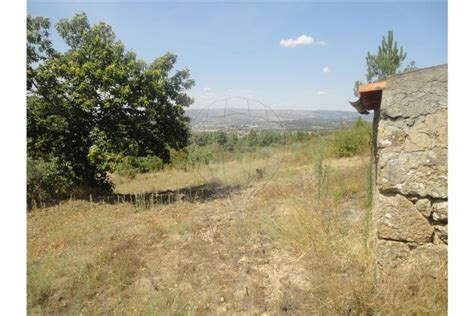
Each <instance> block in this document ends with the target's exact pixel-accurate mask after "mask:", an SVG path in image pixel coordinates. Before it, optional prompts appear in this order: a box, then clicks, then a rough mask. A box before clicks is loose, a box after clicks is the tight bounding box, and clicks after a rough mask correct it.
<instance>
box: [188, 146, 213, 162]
mask: <svg viewBox="0 0 474 316" xmlns="http://www.w3.org/2000/svg"><path fill="white" fill-rule="evenodd" d="M213 158H214V155H213V154H212V151H211V149H210V147H209V146H203V147H201V146H197V147H196V146H191V147H190V149H189V160H190V161H191V163H192V164H193V165H200V164H204V165H208V164H209V162H211V160H212V159H213Z"/></svg>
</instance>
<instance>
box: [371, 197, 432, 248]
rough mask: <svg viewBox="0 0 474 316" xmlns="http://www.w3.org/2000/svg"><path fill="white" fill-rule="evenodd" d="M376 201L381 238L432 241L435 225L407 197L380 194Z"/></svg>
mask: <svg viewBox="0 0 474 316" xmlns="http://www.w3.org/2000/svg"><path fill="white" fill-rule="evenodd" d="M376 203H377V204H376V210H377V211H376V214H375V217H376V218H375V219H376V231H377V236H378V237H379V238H380V239H388V240H395V241H397V240H398V241H403V242H413V243H416V244H424V243H428V242H430V241H431V239H432V236H433V227H432V226H431V225H430V224H429V223H428V221H427V220H426V219H425V218H424V217H423V215H421V214H420V212H418V210H417V209H416V207H415V206H414V205H413V203H411V202H410V201H409V200H407V199H406V198H405V197H403V196H402V195H399V194H397V195H396V196H393V197H392V196H389V197H386V196H383V195H379V196H378V198H377V201H376Z"/></svg>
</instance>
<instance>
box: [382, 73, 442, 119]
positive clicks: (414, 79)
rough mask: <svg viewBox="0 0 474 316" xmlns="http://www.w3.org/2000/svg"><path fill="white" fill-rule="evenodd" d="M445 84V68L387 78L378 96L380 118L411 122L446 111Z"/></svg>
mask: <svg viewBox="0 0 474 316" xmlns="http://www.w3.org/2000/svg"><path fill="white" fill-rule="evenodd" d="M447 81H448V72H447V66H446V65H443V66H438V67H431V68H425V69H421V70H418V71H412V72H409V73H404V74H401V75H398V76H392V77H390V78H389V80H388V84H387V87H386V88H385V89H384V92H383V94H382V106H381V113H380V114H381V116H382V117H390V118H393V119H397V118H413V117H418V116H422V115H426V114H430V113H435V112H437V111H439V110H443V109H446V108H447V107H448V105H447V95H448V89H447Z"/></svg>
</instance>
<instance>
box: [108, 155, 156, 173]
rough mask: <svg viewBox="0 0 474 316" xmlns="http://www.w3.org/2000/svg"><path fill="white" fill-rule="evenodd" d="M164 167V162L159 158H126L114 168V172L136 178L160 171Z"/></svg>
mask: <svg viewBox="0 0 474 316" xmlns="http://www.w3.org/2000/svg"><path fill="white" fill-rule="evenodd" d="M163 166H164V164H163V160H161V158H160V157H157V156H145V157H133V156H125V157H123V158H121V159H120V161H118V162H117V163H116V164H115V165H114V166H113V168H112V171H113V172H116V173H118V174H119V175H122V176H127V177H134V176H135V175H136V174H138V173H145V172H157V171H160V170H162V169H163Z"/></svg>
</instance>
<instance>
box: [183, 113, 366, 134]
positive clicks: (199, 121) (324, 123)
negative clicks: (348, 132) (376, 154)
mask: <svg viewBox="0 0 474 316" xmlns="http://www.w3.org/2000/svg"><path fill="white" fill-rule="evenodd" d="M186 113H187V115H188V116H189V117H190V118H191V128H192V129H193V130H201V131H214V130H248V129H258V130H304V131H318V130H330V129H335V128H339V127H341V126H344V125H347V124H349V123H351V122H353V121H354V120H356V119H357V118H359V117H361V118H362V119H364V120H366V121H372V117H373V116H372V114H370V115H360V114H359V113H357V112H356V111H355V110H354V111H327V110H318V111H308V110H271V109H267V108H262V109H251V108H250V109H249V108H209V109H206V108H204V109H187V110H186Z"/></svg>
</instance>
